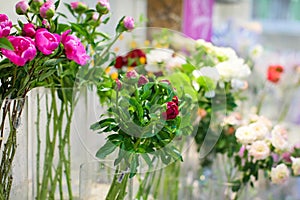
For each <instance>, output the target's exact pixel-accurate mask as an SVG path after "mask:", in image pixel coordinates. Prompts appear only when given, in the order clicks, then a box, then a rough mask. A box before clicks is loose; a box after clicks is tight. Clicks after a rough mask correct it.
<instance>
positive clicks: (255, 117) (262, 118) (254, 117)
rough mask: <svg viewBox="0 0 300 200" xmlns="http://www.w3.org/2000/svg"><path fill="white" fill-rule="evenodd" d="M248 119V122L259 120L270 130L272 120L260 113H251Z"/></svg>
mask: <svg viewBox="0 0 300 200" xmlns="http://www.w3.org/2000/svg"><path fill="white" fill-rule="evenodd" d="M249 121H250V122H252V123H253V122H260V123H263V124H265V126H266V127H267V128H268V129H269V130H271V129H272V126H273V125H272V122H271V121H270V120H269V119H268V118H266V117H265V116H262V115H251V116H250V118H249Z"/></svg>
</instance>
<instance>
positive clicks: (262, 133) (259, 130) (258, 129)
mask: <svg viewBox="0 0 300 200" xmlns="http://www.w3.org/2000/svg"><path fill="white" fill-rule="evenodd" d="M249 128H250V129H252V131H253V133H254V134H255V135H256V139H257V140H263V139H265V137H266V136H267V135H268V133H269V130H268V128H267V127H266V126H265V124H264V123H261V122H254V123H251V124H250V125H249Z"/></svg>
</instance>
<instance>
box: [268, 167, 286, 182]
mask: <svg viewBox="0 0 300 200" xmlns="http://www.w3.org/2000/svg"><path fill="white" fill-rule="evenodd" d="M270 175H271V181H272V182H273V183H275V184H282V183H284V182H286V181H287V180H288V178H289V176H290V172H289V169H288V168H287V166H286V165H285V164H283V163H281V164H279V165H277V166H276V167H273V168H272V170H271V174H270Z"/></svg>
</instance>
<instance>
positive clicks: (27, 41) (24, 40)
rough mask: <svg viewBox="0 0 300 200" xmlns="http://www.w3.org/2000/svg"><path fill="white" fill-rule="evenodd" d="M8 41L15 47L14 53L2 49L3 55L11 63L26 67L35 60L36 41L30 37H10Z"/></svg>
mask: <svg viewBox="0 0 300 200" xmlns="http://www.w3.org/2000/svg"><path fill="white" fill-rule="evenodd" d="M8 40H9V41H10V42H11V44H12V45H13V47H14V49H15V50H14V51H11V50H7V49H1V51H2V54H3V55H4V56H6V57H7V58H8V59H9V60H10V61H11V62H13V63H14V64H15V65H18V66H24V65H25V64H26V62H27V61H31V60H33V59H34V57H35V55H36V48H35V45H34V41H33V40H32V39H31V38H28V37H22V36H8Z"/></svg>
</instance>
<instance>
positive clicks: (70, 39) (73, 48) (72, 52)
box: [62, 30, 89, 65]
mask: <svg viewBox="0 0 300 200" xmlns="http://www.w3.org/2000/svg"><path fill="white" fill-rule="evenodd" d="M70 32H71V30H67V31H66V32H64V33H63V34H62V44H63V45H64V48H65V53H66V56H67V58H68V59H69V60H73V61H75V62H76V63H77V64H79V65H85V64H86V63H87V61H88V59H89V56H88V55H87V54H86V50H85V47H84V46H83V44H82V43H81V41H80V39H79V38H77V37H76V36H74V35H69V33H70Z"/></svg>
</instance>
